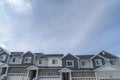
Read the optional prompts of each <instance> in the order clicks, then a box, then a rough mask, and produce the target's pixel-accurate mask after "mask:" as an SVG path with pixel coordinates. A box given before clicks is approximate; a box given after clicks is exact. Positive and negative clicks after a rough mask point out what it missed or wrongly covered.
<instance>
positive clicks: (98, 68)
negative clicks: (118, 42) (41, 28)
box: [0, 48, 120, 80]
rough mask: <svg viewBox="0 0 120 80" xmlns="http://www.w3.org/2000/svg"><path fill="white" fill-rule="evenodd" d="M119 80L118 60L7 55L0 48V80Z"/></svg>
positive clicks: (105, 56)
mask: <svg viewBox="0 0 120 80" xmlns="http://www.w3.org/2000/svg"><path fill="white" fill-rule="evenodd" d="M16 79H17V80H120V58H119V57H118V56H115V55H113V54H111V53H109V52H107V51H101V52H99V53H98V54H95V55H74V54H71V53H68V54H67V55H63V54H43V53H32V52H30V51H28V52H25V53H24V52H7V51H6V50H4V49H3V48H0V80H16Z"/></svg>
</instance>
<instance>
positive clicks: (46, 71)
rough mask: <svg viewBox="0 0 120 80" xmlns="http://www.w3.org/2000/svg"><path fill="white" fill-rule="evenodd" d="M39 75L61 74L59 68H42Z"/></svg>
mask: <svg viewBox="0 0 120 80" xmlns="http://www.w3.org/2000/svg"><path fill="white" fill-rule="evenodd" d="M38 75H39V76H44V75H48V76H50V75H60V73H59V70H58V69H40V70H39V72H38Z"/></svg>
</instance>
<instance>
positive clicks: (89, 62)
mask: <svg viewBox="0 0 120 80" xmlns="http://www.w3.org/2000/svg"><path fill="white" fill-rule="evenodd" d="M82 61H87V62H88V66H87V67H83V66H81V65H82V63H81V62H82ZM79 64H80V68H92V65H91V64H92V63H91V61H90V60H87V59H85V60H84V59H83V60H79Z"/></svg>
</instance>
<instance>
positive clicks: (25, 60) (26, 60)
mask: <svg viewBox="0 0 120 80" xmlns="http://www.w3.org/2000/svg"><path fill="white" fill-rule="evenodd" d="M31 60H32V59H31V57H25V59H24V63H31Z"/></svg>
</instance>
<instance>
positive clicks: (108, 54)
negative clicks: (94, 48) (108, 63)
mask: <svg viewBox="0 0 120 80" xmlns="http://www.w3.org/2000/svg"><path fill="white" fill-rule="evenodd" d="M99 55H101V56H103V57H105V58H107V59H114V58H118V57H117V56H115V55H113V54H111V53H109V52H106V51H102V52H100V53H99Z"/></svg>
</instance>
